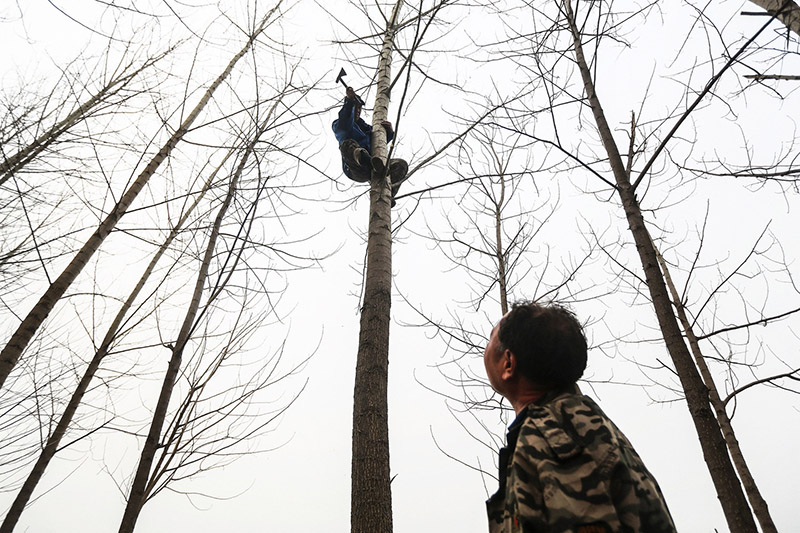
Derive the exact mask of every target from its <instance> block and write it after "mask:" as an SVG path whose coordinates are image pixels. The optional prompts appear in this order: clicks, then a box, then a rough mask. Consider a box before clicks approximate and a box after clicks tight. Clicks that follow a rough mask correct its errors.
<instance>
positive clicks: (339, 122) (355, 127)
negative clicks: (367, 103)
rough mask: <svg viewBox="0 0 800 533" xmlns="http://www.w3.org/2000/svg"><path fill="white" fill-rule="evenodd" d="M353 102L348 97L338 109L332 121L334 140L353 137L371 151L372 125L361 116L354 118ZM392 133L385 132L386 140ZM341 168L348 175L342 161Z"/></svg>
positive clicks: (390, 137)
mask: <svg viewBox="0 0 800 533" xmlns="http://www.w3.org/2000/svg"><path fill="white" fill-rule="evenodd" d="M355 110H356V107H355V102H354V101H353V100H350V99H348V98H345V99H344V105H343V106H342V108H341V109H340V110H339V118H337V119H336V120H334V121H333V125H332V126H333V134H334V135H336V140H337V141H339V144H341V143H342V141H344V140H345V139H353V140H354V141H356V142H357V143H358V145H359V146H360V147H361V148H363V149H364V150H366V151H367V152H369V153H370V154H371V153H372V126H370V125H369V124H367V123H366V122H364V119H362V118H361V117H359V118H358V120H355ZM393 136H394V133H393V132H392V131H387V132H386V141H387V142H388V141H391V140H392V137H393ZM342 170H344V173H345V174H346V175H348V176H349V175H350V171H349V169H348V168H347V166H346V165H345V163H344V161H342Z"/></svg>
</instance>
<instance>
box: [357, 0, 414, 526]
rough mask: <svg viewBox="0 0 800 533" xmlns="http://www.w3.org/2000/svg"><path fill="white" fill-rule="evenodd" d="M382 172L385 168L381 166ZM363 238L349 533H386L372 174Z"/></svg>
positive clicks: (383, 155)
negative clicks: (363, 274) (364, 263)
mask: <svg viewBox="0 0 800 533" xmlns="http://www.w3.org/2000/svg"><path fill="white" fill-rule="evenodd" d="M402 4H403V0H397V3H396V4H395V6H394V9H393V10H392V16H391V18H390V19H389V21H388V24H387V27H386V31H385V32H384V37H383V47H382V48H381V55H380V60H379V63H378V89H377V95H376V97H375V108H374V113H373V116H372V125H373V133H372V155H373V157H378V158H380V159H382V160H383V161H384V162H386V159H387V155H388V149H387V146H386V132H385V131H384V129H383V127H382V126H381V122H382V121H384V120H386V118H387V116H388V111H389V98H390V94H389V91H390V84H391V59H392V48H393V46H394V35H395V31H396V28H395V26H396V23H397V18H398V14H399V12H400V8H401V6H402ZM384 166H386V165H384ZM369 198H370V202H369V204H370V205H369V230H368V232H369V235H368V240H367V269H366V278H365V280H364V304H363V307H362V309H361V329H360V332H359V339H358V355H357V360H356V377H355V385H354V390H353V452H352V453H353V457H352V464H351V469H352V472H351V493H350V498H351V499H350V530H351V532H352V533H390V532H391V531H392V492H391V487H390V478H389V407H388V399H387V383H388V378H389V320H390V308H391V298H392V230H391V227H392V220H391V216H392V215H391V191H390V187H389V182H388V176H387V173H386V172H384V173H381V174H379V173H373V176H372V179H371V180H370V194H369Z"/></svg>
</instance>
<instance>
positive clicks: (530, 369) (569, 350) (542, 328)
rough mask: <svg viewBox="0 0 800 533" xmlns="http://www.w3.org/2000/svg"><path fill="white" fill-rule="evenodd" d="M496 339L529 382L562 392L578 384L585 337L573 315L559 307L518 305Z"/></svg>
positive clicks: (584, 355)
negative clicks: (561, 390) (562, 388)
mask: <svg viewBox="0 0 800 533" xmlns="http://www.w3.org/2000/svg"><path fill="white" fill-rule="evenodd" d="M497 338H498V340H499V341H500V344H501V345H502V346H501V347H500V348H499V349H500V350H504V349H509V350H511V352H512V353H513V354H514V355H515V356H516V358H517V367H518V368H519V370H520V372H521V373H522V375H523V376H525V377H526V378H528V379H529V380H530V381H531V382H533V383H535V384H537V385H540V386H543V387H548V388H561V387H566V386H568V385H571V384H573V383H575V382H576V381H578V379H580V377H581V376H582V375H583V371H584V370H585V369H586V337H584V335H583V328H582V327H581V324H580V322H578V319H577V317H576V316H575V314H574V313H572V311H570V310H568V309H566V308H565V307H562V306H560V305H558V304H553V303H550V304H545V305H541V304H537V303H534V302H517V303H515V304H514V305H513V306H512V307H511V311H509V313H508V314H507V315H506V316H505V317H504V318H503V319H502V320H501V321H500V325H499V327H498V328H497Z"/></svg>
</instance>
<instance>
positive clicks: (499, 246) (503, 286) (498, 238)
mask: <svg viewBox="0 0 800 533" xmlns="http://www.w3.org/2000/svg"><path fill="white" fill-rule="evenodd" d="M499 166H500V165H498V167H499ZM498 172H499V173H500V199H499V200H498V201H497V202H495V204H494V234H495V256H496V259H497V282H498V285H499V290H500V311H501V312H502V313H503V316H506V313H508V284H507V281H506V270H507V267H506V251H505V250H504V249H503V204H504V203H505V200H506V177H505V175H504V174H503V172H502V169H500V168H498Z"/></svg>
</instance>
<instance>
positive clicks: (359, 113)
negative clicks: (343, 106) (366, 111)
mask: <svg viewBox="0 0 800 533" xmlns="http://www.w3.org/2000/svg"><path fill="white" fill-rule="evenodd" d="M360 116H361V106H360V105H357V106H356V108H355V111H354V112H353V117H354V118H355V120H358V119H359V117H360Z"/></svg>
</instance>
